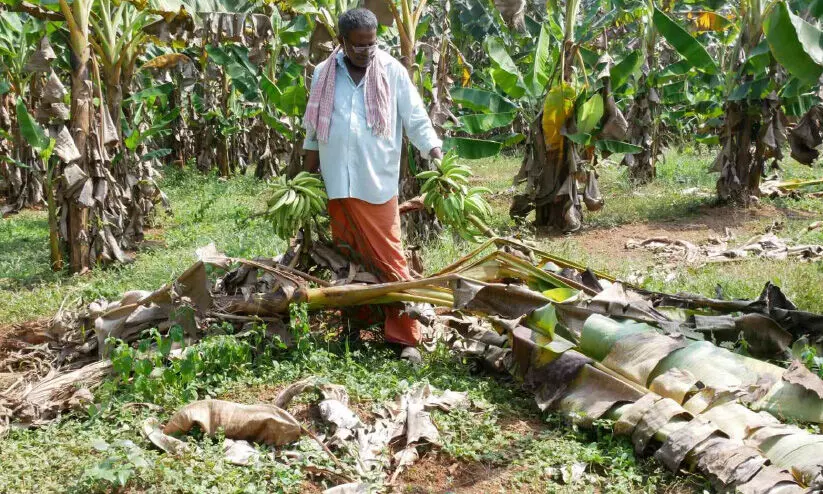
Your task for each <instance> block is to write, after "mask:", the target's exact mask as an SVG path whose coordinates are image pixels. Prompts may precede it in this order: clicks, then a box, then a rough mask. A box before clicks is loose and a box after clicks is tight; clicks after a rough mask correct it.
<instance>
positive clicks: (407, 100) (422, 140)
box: [395, 69, 443, 156]
mask: <svg viewBox="0 0 823 494" xmlns="http://www.w3.org/2000/svg"><path fill="white" fill-rule="evenodd" d="M397 81H398V82H397V87H396V88H395V90H396V91H397V114H398V116H399V117H400V119H401V120H402V122H403V128H404V129H405V130H406V135H408V136H409V140H410V141H411V142H412V144H414V147H416V148H417V149H418V150H419V151H420V152H421V153H423V155H424V156H428V155H429V153H430V152H431V150H432V149H434V148H437V147H442V146H443V141H441V140H440V138H439V137H437V133H436V132H435V131H434V127H433V126H432V123H431V120H430V119H429V115H428V113H427V112H426V107H425V105H424V104H423V99H422V98H421V97H420V94H419V93H418V92H417V88H416V87H414V83H412V80H411V78H410V77H409V74H408V72H406V70H405V69H404V70H402V71H400V73H399V74H398V76H397Z"/></svg>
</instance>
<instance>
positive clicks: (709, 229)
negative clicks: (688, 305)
mask: <svg viewBox="0 0 823 494" xmlns="http://www.w3.org/2000/svg"><path fill="white" fill-rule="evenodd" d="M813 217H814V215H812V214H809V213H805V212H802V211H794V210H786V209H779V208H776V207H774V206H771V205H761V206H758V207H756V208H749V209H739V208H733V207H710V206H706V207H703V208H701V209H700V212H699V213H698V214H694V215H689V216H686V217H683V218H673V219H670V220H664V221H650V222H644V223H630V224H625V225H620V226H616V227H613V228H589V229H585V227H584V230H582V231H580V232H578V233H575V234H572V235H570V236H565V237H561V236H558V235H548V236H546V237H544V238H545V239H546V240H548V241H549V242H554V241H558V240H560V239H561V238H562V239H564V240H565V239H568V240H572V241H574V242H576V243H577V244H578V245H579V246H580V247H581V248H582V249H584V250H585V253H586V254H587V255H588V256H590V257H592V258H596V259H598V261H599V262H601V263H603V266H602V269H605V270H610V271H613V272H616V273H617V272H620V271H622V270H623V269H622V268H625V266H626V265H627V264H631V265H632V266H635V267H638V268H639V267H642V266H649V265H652V264H654V253H652V252H650V251H648V250H645V249H626V242H628V241H629V240H645V239H648V238H652V237H668V238H670V239H680V240H686V241H689V242H691V243H693V244H695V245H700V244H703V243H706V242H707V241H708V240H709V239H710V238H713V237H723V236H724V235H726V233H727V231H728V232H730V233H731V234H732V235H733V236H734V237H735V238H736V239H737V240H739V241H740V242H743V241H745V240H746V239H748V238H749V237H751V236H753V235H756V234H759V233H763V232H764V230H765V228H766V227H767V226H768V225H770V224H772V223H773V222H774V221H783V220H787V219H788V220H806V219H812V218H813Z"/></svg>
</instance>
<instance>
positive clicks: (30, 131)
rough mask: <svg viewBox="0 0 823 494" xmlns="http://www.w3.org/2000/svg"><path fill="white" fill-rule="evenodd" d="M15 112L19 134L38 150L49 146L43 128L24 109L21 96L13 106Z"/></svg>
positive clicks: (48, 140) (47, 137)
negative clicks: (14, 106)
mask: <svg viewBox="0 0 823 494" xmlns="http://www.w3.org/2000/svg"><path fill="white" fill-rule="evenodd" d="M15 110H16V113H17V125H19V126H20V134H22V136H23V138H24V139H25V140H26V142H28V143H29V145H30V146H31V147H33V148H34V149H36V150H38V151H42V150H44V149H46V148H48V147H49V142H50V139H49V136H47V135H46V133H45V132H44V131H43V128H42V127H40V125H38V124H37V122H35V121H34V118H32V116H31V114H30V113H29V112H28V110H27V109H26V105H25V104H24V103H23V100H22V98H18V99H17V106H16V108H15Z"/></svg>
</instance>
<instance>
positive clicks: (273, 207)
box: [264, 172, 329, 240]
mask: <svg viewBox="0 0 823 494" xmlns="http://www.w3.org/2000/svg"><path fill="white" fill-rule="evenodd" d="M328 200H329V199H328V196H327V195H326V191H325V190H324V188H323V182H322V181H321V180H320V176H319V175H317V174H314V173H308V172H300V173H298V174H297V175H296V176H295V177H294V178H293V179H291V180H289V179H288V178H286V176H285V175H281V176H279V177H277V178H276V179H274V181H273V182H272V185H271V198H270V199H269V200H268V202H267V203H266V204H267V206H268V208H267V209H266V212H265V214H264V216H265V218H266V219H267V220H269V221H270V222H271V224H272V226H273V227H274V233H275V235H277V236H278V237H280V238H282V239H283V240H289V239H290V238H292V237H293V236H294V235H295V234H296V233H297V230H299V229H300V227H302V226H303V225H304V224H305V223H306V222H308V221H309V220H311V218H313V217H315V216H317V215H318V214H321V213H322V212H323V211H325V210H326V203H327V202H328Z"/></svg>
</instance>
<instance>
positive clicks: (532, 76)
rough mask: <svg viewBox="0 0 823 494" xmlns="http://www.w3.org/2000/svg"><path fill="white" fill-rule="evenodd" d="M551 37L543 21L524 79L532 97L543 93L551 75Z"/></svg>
mask: <svg viewBox="0 0 823 494" xmlns="http://www.w3.org/2000/svg"><path fill="white" fill-rule="evenodd" d="M551 39H552V38H551V32H550V30H549V25H548V23H543V24H542V25H541V26H540V35H539V36H538V37H537V44H536V45H535V47H534V62H533V63H532V67H531V71H529V73H528V74H526V77H525V81H524V82H525V83H526V88H528V90H529V94H531V96H532V97H533V98H539V97H540V96H541V95H542V94H543V92H544V91H545V90H546V84H547V83H548V82H549V77H550V76H551V59H552V57H551Z"/></svg>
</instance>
